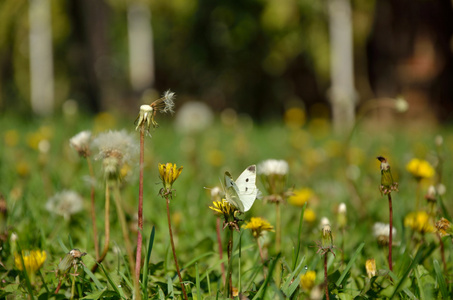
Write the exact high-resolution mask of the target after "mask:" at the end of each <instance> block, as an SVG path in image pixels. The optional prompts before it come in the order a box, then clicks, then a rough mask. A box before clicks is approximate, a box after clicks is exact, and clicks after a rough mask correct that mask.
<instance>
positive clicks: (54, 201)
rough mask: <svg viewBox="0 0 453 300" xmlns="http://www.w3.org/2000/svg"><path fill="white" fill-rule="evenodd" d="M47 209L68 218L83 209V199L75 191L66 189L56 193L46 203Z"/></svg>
mask: <svg viewBox="0 0 453 300" xmlns="http://www.w3.org/2000/svg"><path fill="white" fill-rule="evenodd" d="M46 209H47V210H48V211H50V212H53V213H55V214H57V215H60V216H63V217H64V218H65V219H66V220H69V219H70V217H71V216H72V215H74V214H76V213H78V212H80V211H82V209H83V199H82V197H80V196H79V194H77V193H76V192H74V191H70V190H65V191H62V192H60V193H57V194H55V195H54V196H53V197H51V198H50V199H49V200H48V201H47V203H46Z"/></svg>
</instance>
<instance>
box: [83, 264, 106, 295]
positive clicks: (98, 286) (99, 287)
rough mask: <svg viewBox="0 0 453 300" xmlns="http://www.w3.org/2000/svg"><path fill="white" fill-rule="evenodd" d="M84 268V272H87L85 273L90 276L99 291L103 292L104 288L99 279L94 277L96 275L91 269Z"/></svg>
mask: <svg viewBox="0 0 453 300" xmlns="http://www.w3.org/2000/svg"><path fill="white" fill-rule="evenodd" d="M82 267H83V271H85V273H86V274H88V276H89V277H90V278H91V280H93V282H94V284H95V285H96V288H97V289H98V290H103V289H104V286H103V285H102V283H101V282H100V281H99V279H97V278H96V276H94V274H93V273H92V272H91V270H90V269H89V268H87V267H85V265H82Z"/></svg>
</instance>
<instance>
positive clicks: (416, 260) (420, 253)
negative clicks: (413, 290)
mask: <svg viewBox="0 0 453 300" xmlns="http://www.w3.org/2000/svg"><path fill="white" fill-rule="evenodd" d="M425 249H426V246H424V245H422V246H421V247H420V249H418V251H417V254H416V255H415V258H414V260H413V261H412V263H411V264H410V265H409V267H408V268H407V269H406V271H405V272H404V273H403V274H402V276H401V278H400V280H399V281H398V283H397V285H396V287H395V290H394V291H393V294H392V296H391V297H390V298H391V299H393V298H394V297H395V295H396V294H397V293H398V292H399V289H400V288H401V286H402V285H403V282H404V280H406V278H407V277H408V276H409V273H410V272H411V271H412V269H414V268H415V267H416V266H417V265H418V263H419V262H420V260H421V259H422V257H423V252H424V250H425Z"/></svg>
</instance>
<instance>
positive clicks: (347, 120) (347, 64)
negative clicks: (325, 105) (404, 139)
mask: <svg viewBox="0 0 453 300" xmlns="http://www.w3.org/2000/svg"><path fill="white" fill-rule="evenodd" d="M329 29H330V30H329V32H330V64H331V80H332V83H331V84H332V86H331V88H330V95H329V96H330V101H331V103H332V117H333V126H334V130H335V132H337V133H346V132H348V131H349V130H350V129H351V128H352V126H353V125H354V118H355V103H356V96H355V94H356V93H355V88H354V67H353V50H352V21H351V5H350V3H349V0H329Z"/></svg>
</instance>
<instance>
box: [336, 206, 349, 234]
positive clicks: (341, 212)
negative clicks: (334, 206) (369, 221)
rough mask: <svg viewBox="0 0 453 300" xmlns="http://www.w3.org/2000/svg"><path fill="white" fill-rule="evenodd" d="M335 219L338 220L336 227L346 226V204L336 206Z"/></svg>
mask: <svg viewBox="0 0 453 300" xmlns="http://www.w3.org/2000/svg"><path fill="white" fill-rule="evenodd" d="M337 218H338V220H337V222H338V226H339V227H340V228H345V227H346V224H347V222H348V218H347V216H346V204H344V203H340V205H339V206H338V215H337Z"/></svg>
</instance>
